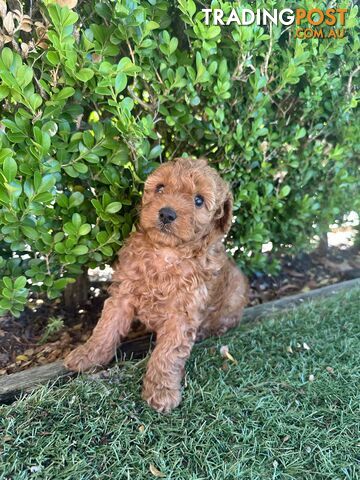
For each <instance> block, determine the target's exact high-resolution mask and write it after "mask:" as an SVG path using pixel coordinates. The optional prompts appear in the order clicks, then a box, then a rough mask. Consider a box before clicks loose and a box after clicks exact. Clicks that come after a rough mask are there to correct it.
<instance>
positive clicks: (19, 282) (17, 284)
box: [14, 276, 26, 290]
mask: <svg viewBox="0 0 360 480" xmlns="http://www.w3.org/2000/svg"><path fill="white" fill-rule="evenodd" d="M25 285H26V277H24V276H21V277H18V278H17V279H16V280H15V283H14V288H15V289H16V290H20V289H21V288H24V287H25Z"/></svg>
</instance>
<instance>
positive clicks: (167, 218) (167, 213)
mask: <svg viewBox="0 0 360 480" xmlns="http://www.w3.org/2000/svg"><path fill="white" fill-rule="evenodd" d="M176 217H177V215H176V212H175V210H173V209H172V208H170V207H164V208H160V210H159V219H160V221H161V222H162V223H163V224H164V225H165V224H167V223H171V222H173V221H174V220H175V218H176Z"/></svg>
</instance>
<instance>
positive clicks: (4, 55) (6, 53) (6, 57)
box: [1, 9, 14, 70]
mask: <svg viewBox="0 0 360 480" xmlns="http://www.w3.org/2000/svg"><path fill="white" fill-rule="evenodd" d="M5 11H6V9H5ZM13 59H14V55H13V53H12V51H11V50H10V48H8V47H5V48H4V49H3V51H2V52H1V60H2V61H3V62H4V65H5V67H6V68H7V69H8V70H10V67H11V65H12V63H13Z"/></svg>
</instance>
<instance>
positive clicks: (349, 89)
mask: <svg viewBox="0 0 360 480" xmlns="http://www.w3.org/2000/svg"><path fill="white" fill-rule="evenodd" d="M359 70H360V65H358V66H357V67H356V68H355V70H353V71H352V72H351V73H350V75H349V80H348V84H347V89H346V92H347V96H348V97H350V95H351V87H352V81H353V78H354V76H355V75H356V74H357V73H358V71H359Z"/></svg>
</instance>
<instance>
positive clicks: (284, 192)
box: [279, 185, 291, 198]
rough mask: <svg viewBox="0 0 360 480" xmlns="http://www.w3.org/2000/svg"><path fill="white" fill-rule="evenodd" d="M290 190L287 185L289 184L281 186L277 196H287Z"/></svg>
mask: <svg viewBox="0 0 360 480" xmlns="http://www.w3.org/2000/svg"><path fill="white" fill-rule="evenodd" d="M290 190H291V188H290V187H289V185H284V186H283V187H282V189H281V190H280V193H279V197H280V198H284V197H287V196H288V195H289V193H290Z"/></svg>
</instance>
